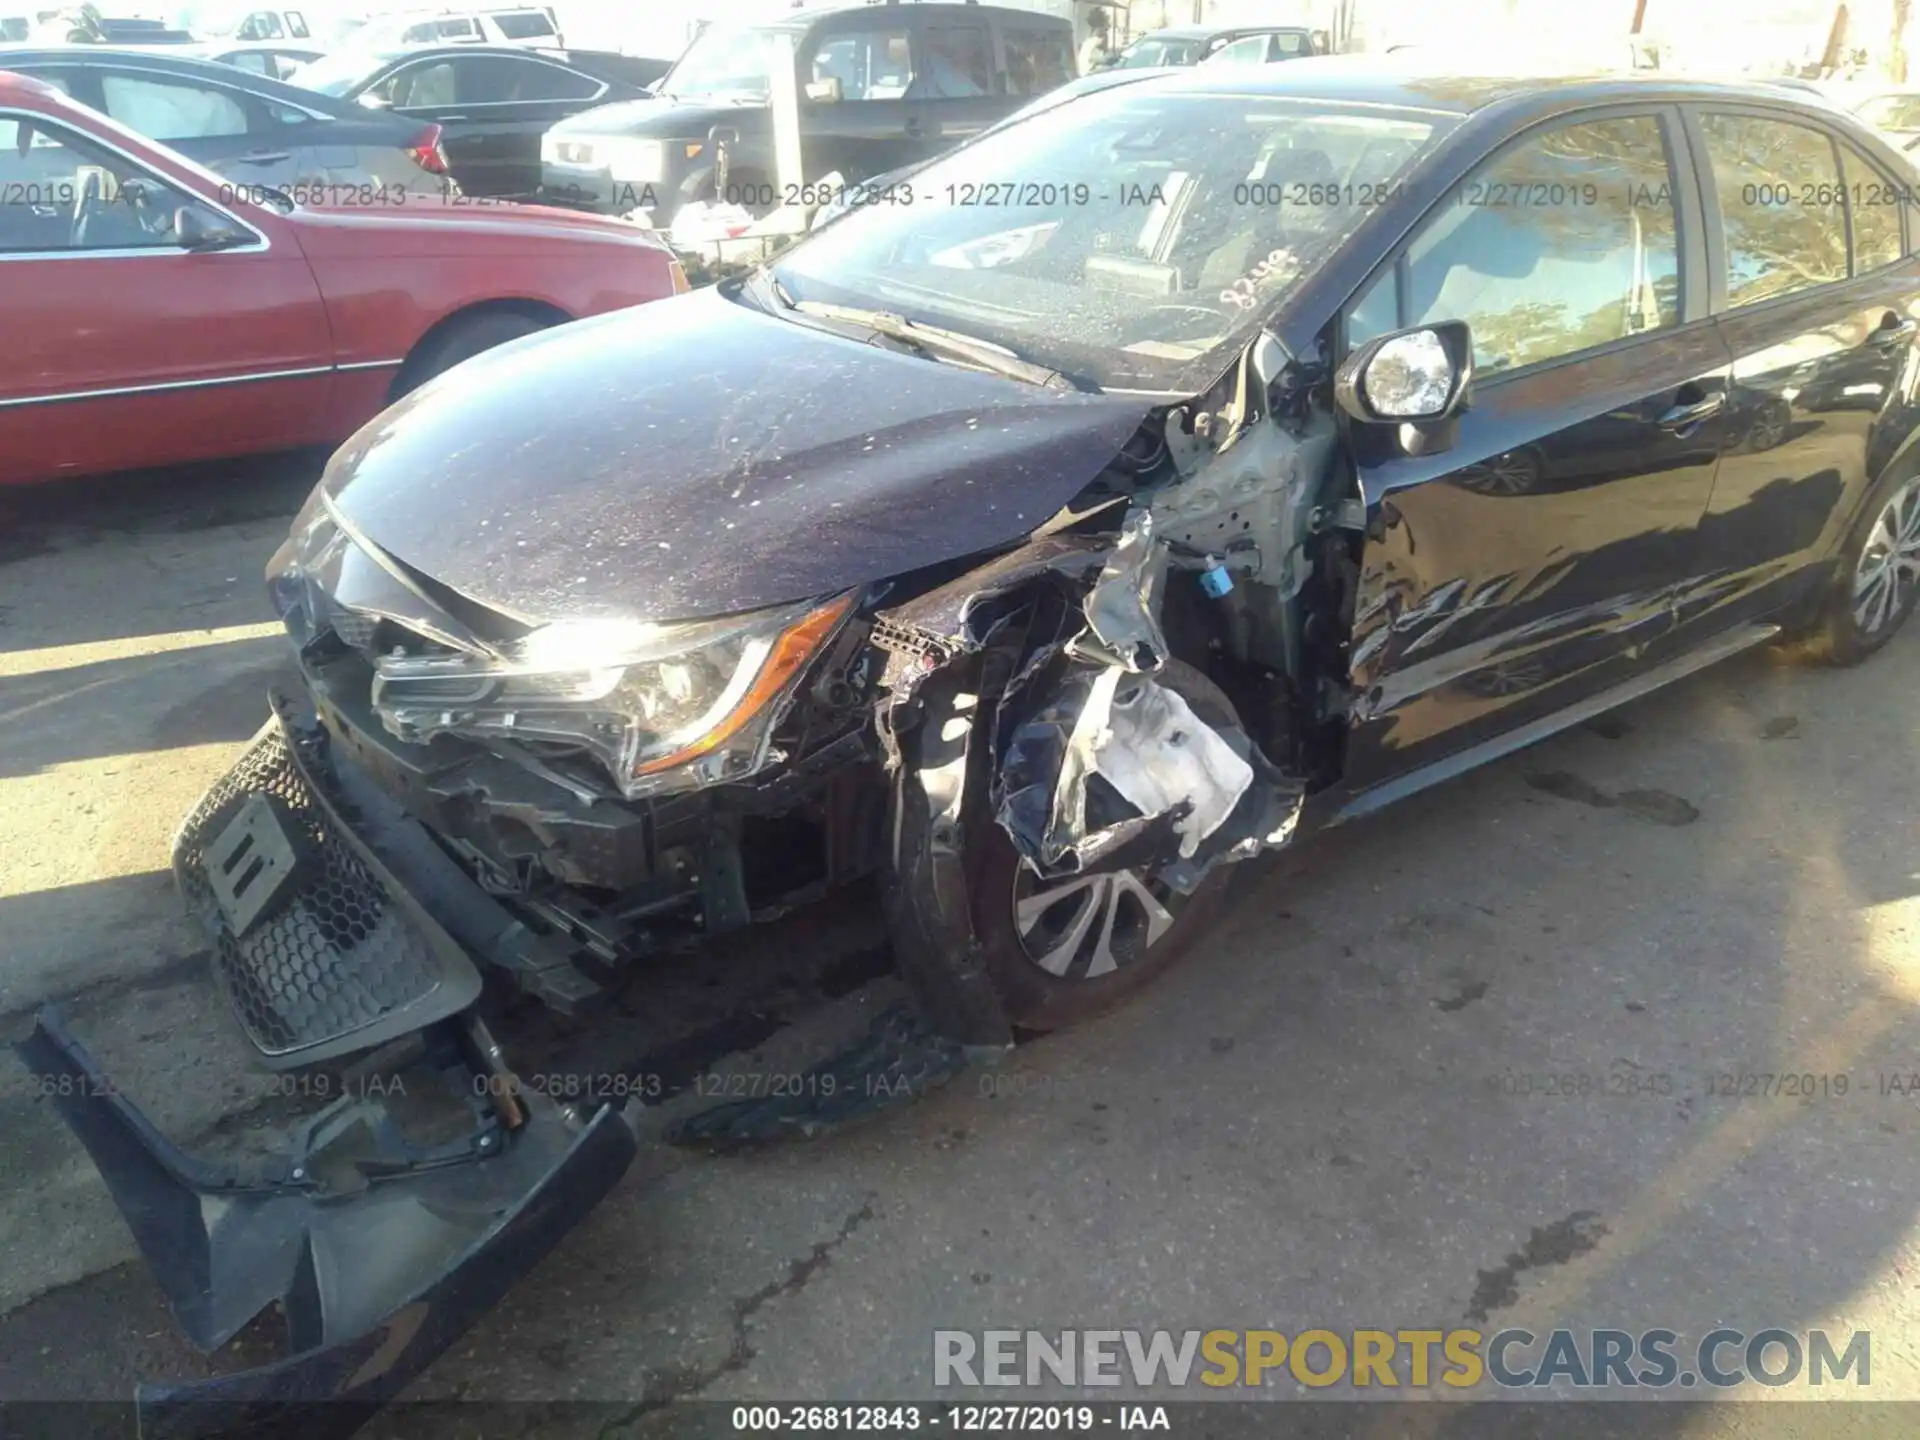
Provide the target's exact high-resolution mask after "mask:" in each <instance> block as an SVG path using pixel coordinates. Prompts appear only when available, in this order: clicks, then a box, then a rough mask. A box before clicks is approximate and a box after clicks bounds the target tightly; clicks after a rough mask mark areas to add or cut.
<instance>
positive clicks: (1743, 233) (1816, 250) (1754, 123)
mask: <svg viewBox="0 0 1920 1440" xmlns="http://www.w3.org/2000/svg"><path fill="white" fill-rule="evenodd" d="M1700 128H1701V130H1702V132H1703V133H1704V134H1705V136H1706V142H1707V158H1708V160H1709V162H1710V163H1711V166H1712V170H1713V184H1714V189H1715V190H1716V191H1717V192H1718V200H1719V206H1720V226H1721V230H1722V232H1723V233H1724V235H1725V237H1726V251H1727V257H1726V274H1727V304H1728V305H1730V306H1735V307H1738V306H1741V305H1754V304H1758V303H1759V302H1760V301H1762V300H1775V299H1778V298H1779V297H1780V296H1782V295H1794V294H1797V293H1799V292H1800V291H1802V290H1810V289H1812V288H1813V287H1814V286H1816V285H1826V284H1829V283H1831V282H1832V281H1835V280H1844V279H1846V278H1847V217H1846V204H1845V195H1844V193H1843V191H1842V189H1841V183H1840V167H1839V164H1838V162H1837V160H1836V159H1835V157H1834V153H1833V142H1832V141H1831V140H1829V139H1828V138H1827V137H1826V135H1825V134H1824V133H1823V132H1821V131H1819V130H1811V129H1808V128H1807V127H1806V126H1805V125H1795V124H1793V123H1792V122H1791V121H1787V120H1775V119H1771V118H1768V117H1765V116H1756V115H1725V114H1721V115H1715V114H1708V115H1703V116H1702V117H1701V120H1700Z"/></svg>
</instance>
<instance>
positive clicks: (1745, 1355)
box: [933, 1329, 1873, 1390]
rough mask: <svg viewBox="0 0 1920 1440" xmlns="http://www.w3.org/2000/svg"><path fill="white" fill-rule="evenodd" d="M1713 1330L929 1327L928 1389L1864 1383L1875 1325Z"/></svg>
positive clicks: (1868, 1381) (1719, 1386) (1868, 1380)
mask: <svg viewBox="0 0 1920 1440" xmlns="http://www.w3.org/2000/svg"><path fill="white" fill-rule="evenodd" d="M1846 1334H1847V1338H1846V1344H1845V1345H1844V1346H1843V1347H1840V1348H1838V1349H1836V1347H1835V1345H1834V1342H1833V1340H1832V1339H1831V1338H1830V1337H1829V1336H1828V1335H1827V1332H1826V1331H1824V1330H1811V1331H1808V1332H1807V1334H1806V1336H1805V1338H1804V1339H1803V1338H1802V1337H1801V1336H1799V1335H1796V1334H1794V1333H1793V1332H1792V1331H1789V1330H1780V1329H1765V1330H1757V1331H1754V1332H1752V1333H1751V1334H1749V1333H1748V1332H1747V1331H1744V1330H1731V1329H1718V1330H1709V1331H1708V1332H1707V1333H1706V1334H1704V1335H1702V1336H1700V1338H1699V1339H1698V1340H1695V1341H1691V1342H1683V1341H1682V1340H1681V1338H1680V1335H1679V1333H1678V1332H1676V1331H1673V1330H1663V1329H1654V1330H1642V1331H1638V1332H1634V1331H1628V1330H1586V1331H1579V1330H1552V1331H1549V1332H1548V1333H1547V1334H1546V1335H1544V1336H1541V1335H1535V1334H1534V1333H1533V1332H1532V1331H1531V1330H1517V1329H1516V1330H1501V1331H1498V1332H1496V1333H1495V1334H1493V1335H1492V1336H1491V1337H1488V1336H1485V1335H1483V1334H1482V1333H1481V1332H1480V1331H1478V1330H1348V1331H1334V1330H1302V1331H1299V1332H1298V1333H1296V1334H1293V1335H1288V1334H1286V1333H1285V1332H1283V1331H1279V1330H1182V1331H1173V1330H1056V1331H1041V1330H980V1331H973V1330H936V1331H934V1332H933V1383H934V1385H935V1386H937V1387H956V1386H965V1387H978V1386H1041V1385H1068V1386H1076V1387H1077V1386H1086V1385H1127V1384H1131V1385H1133V1386H1135V1387H1137V1388H1140V1389H1146V1388H1149V1387H1153V1386H1171V1387H1173V1388H1175V1389H1179V1388H1182V1387H1186V1386H1191V1385H1194V1384H1199V1385H1205V1386H1210V1387H1213V1388H1215V1389H1221V1388H1225V1387H1228V1386H1239V1387H1259V1386H1263V1385H1267V1384H1271V1383H1274V1382H1281V1381H1284V1380H1286V1379H1288V1378H1291V1379H1293V1380H1296V1381H1298V1382H1299V1383H1300V1384H1302V1385H1305V1386H1307V1387H1309V1388H1311V1389H1326V1388H1327V1387H1329V1386H1333V1385H1339V1384H1342V1383H1343V1382H1344V1383H1348V1384H1351V1385H1352V1386H1354V1387H1355V1388H1395V1387H1399V1386H1407V1387H1410V1388H1414V1389H1419V1388H1422V1387H1425V1386H1427V1385H1430V1384H1434V1383H1436V1382H1437V1383H1439V1384H1441V1385H1446V1386H1450V1387H1452V1388H1454V1389H1458V1390H1468V1389H1472V1388H1473V1387H1475V1386H1479V1385H1485V1384H1488V1383H1491V1384H1493V1385H1496V1386H1500V1387H1502V1388H1505V1389H1522V1388H1524V1389H1534V1388H1538V1387H1542V1386H1551V1385H1556V1384H1557V1385H1567V1386H1572V1387H1574V1388H1576V1389H1583V1390H1587V1389H1591V1390H1599V1389H1642V1388H1653V1389H1663V1388H1666V1387H1669V1386H1679V1387H1681V1388H1683V1389H1684V1388H1692V1387H1695V1386H1700V1385H1706V1386H1709V1387H1713V1388H1717V1389H1728V1388H1731V1387H1733V1386H1735V1385H1740V1384H1744V1383H1746V1382H1748V1381H1751V1382H1753V1383H1755V1384H1758V1385H1766V1386H1772V1387H1779V1386H1785V1385H1796V1384H1802V1385H1828V1384H1840V1383H1851V1384H1853V1385H1857V1386H1865V1385H1868V1384H1871V1383H1872V1361H1873V1354H1872V1350H1873V1336H1872V1332H1871V1331H1867V1330H1853V1331H1849V1332H1846Z"/></svg>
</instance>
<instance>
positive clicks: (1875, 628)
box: [1794, 476, 1920, 665]
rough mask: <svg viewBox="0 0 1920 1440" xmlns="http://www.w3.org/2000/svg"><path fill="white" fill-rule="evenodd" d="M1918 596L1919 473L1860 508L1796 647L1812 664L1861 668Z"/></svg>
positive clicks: (1901, 622) (1903, 619) (1891, 485)
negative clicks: (1819, 608)
mask: <svg viewBox="0 0 1920 1440" xmlns="http://www.w3.org/2000/svg"><path fill="white" fill-rule="evenodd" d="M1917 598H1920V476H1914V477H1911V478H1909V479H1906V480H1902V481H1899V482H1893V483H1888V484H1886V485H1883V486H1882V487H1880V488H1879V490H1878V491H1877V492H1876V493H1875V494H1874V495H1873V496H1872V497H1871V498H1869V500H1868V501H1867V503H1866V505H1864V506H1863V507H1861V514H1860V519H1859V521H1858V522H1857V523H1856V525H1855V526H1854V531H1853V533H1852V534H1851V535H1850V536H1849V537H1848V539H1847V543H1846V545H1845V546H1844V547H1843V548H1842V550H1841V553H1840V564H1839V567H1838V571H1837V573H1836V574H1835V576H1834V580H1833V588H1832V589H1831V590H1830V591H1829V592H1828V595H1827V600H1826V604H1825V606H1824V608H1823V609H1822V611H1821V613H1820V617H1819V619H1818V620H1816V621H1815V622H1814V625H1813V627H1812V629H1810V630H1809V631H1808V632H1807V633H1806V634H1805V635H1804V636H1802V637H1801V638H1800V639H1799V641H1798V643H1797V645H1796V646H1795V647H1794V648H1795V649H1796V651H1797V652H1798V653H1799V654H1800V655H1801V656H1803V657H1805V658H1806V659H1809V660H1815V661H1819V662H1821V663H1823V664H1828V665H1858V664H1859V663H1860V662H1861V661H1862V660H1864V659H1866V658H1867V657H1868V656H1869V655H1871V654H1873V652H1874V651H1876V650H1878V649H1879V648H1880V647H1881V646H1882V645H1885V644H1886V643H1887V642H1888V641H1889V640H1891V639H1892V638H1893V637H1894V634H1895V632H1896V631H1898V630H1899V629H1900V627H1901V626H1902V625H1904V624H1905V623H1906V620H1907V617H1908V616H1909V615H1911V614H1912V613H1913V608H1914V602H1915V600H1916V599H1917Z"/></svg>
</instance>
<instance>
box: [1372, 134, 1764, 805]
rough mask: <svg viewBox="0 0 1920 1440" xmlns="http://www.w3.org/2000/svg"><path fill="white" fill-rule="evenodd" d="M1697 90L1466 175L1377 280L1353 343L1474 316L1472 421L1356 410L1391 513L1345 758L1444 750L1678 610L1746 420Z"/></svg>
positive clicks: (1619, 651) (1406, 760) (1388, 765)
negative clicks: (1419, 422)
mask: <svg viewBox="0 0 1920 1440" xmlns="http://www.w3.org/2000/svg"><path fill="white" fill-rule="evenodd" d="M1686 143H1687V142H1686V137H1685V133H1684V130H1683V128H1682V126H1681V123H1680V119H1679V115H1678V113H1677V112H1676V111H1674V110H1672V109H1670V108H1663V107H1657V106H1639V107H1622V108H1619V109H1610V110H1608V111H1604V112H1583V113H1581V114H1579V115H1577V116H1575V117H1571V118H1562V119H1559V120H1555V121H1552V122H1549V123H1547V124H1544V125H1542V126H1539V127H1536V128H1535V129H1533V130H1531V131H1529V132H1527V133H1526V134H1524V135H1522V136H1520V137H1519V138H1517V139H1514V140H1512V141H1510V142H1508V143H1506V144H1505V145H1503V146H1502V147H1501V148H1500V149H1499V150H1497V151H1495V152H1494V153H1493V154H1492V155H1491V156H1489V157H1487V158H1486V159H1484V160H1483V161H1482V162H1481V163H1480V164H1479V165H1478V166H1477V167H1476V168H1475V169H1473V170H1472V171H1470V172H1469V173H1468V174H1466V175H1465V176H1464V177H1463V179H1462V180H1461V182H1460V183H1459V184H1458V185H1456V186H1455V187H1454V188H1453V190H1452V191H1451V193H1450V194H1449V195H1448V196H1447V197H1446V198H1445V199H1443V200H1442V201H1441V202H1440V203H1439V204H1437V205H1436V206H1434V207H1433V209H1432V210H1430V211H1429V212H1428V214H1427V215H1426V217H1425V218H1424V219H1423V220H1422V222H1421V223H1420V225H1419V227H1418V228H1416V229H1415V231H1414V232H1413V236H1412V238H1411V240H1410V241H1409V242H1408V243H1407V244H1406V245H1405V246H1404V247H1403V248H1402V249H1401V250H1400V251H1399V252H1398V253H1397V255H1396V256H1395V257H1394V258H1393V260H1392V261H1391V263H1389V264H1387V265H1386V266H1384V267H1383V268H1382V269H1381V270H1380V271H1379V272H1378V273H1377V274H1376V275H1375V277H1374V278H1373V279H1371V280H1370V281H1369V282H1368V283H1367V285H1365V286H1363V287H1362V290H1361V292H1360V293H1359V295H1358V296H1357V297H1356V299H1355V301H1354V303H1353V304H1352V306H1351V307H1350V309H1349V311H1348V313H1347V315H1346V329H1347V343H1348V344H1349V345H1354V344H1358V343H1360V342H1361V341H1363V340H1365V339H1367V338H1369V337H1371V336H1377V335H1381V334H1386V333H1390V332H1392V331H1395V330H1398V329H1403V328H1407V327H1411V326H1417V325H1421V324H1430V323H1435V322H1438V321H1442V320H1464V321H1466V322H1467V323H1468V324H1469V325H1470V326H1471V327H1472V330H1473V343H1474V364H1475V378H1474V382H1473V395H1472V403H1471V407H1470V408H1469V409H1468V410H1467V411H1466V412H1465V413H1464V414H1463V415H1461V416H1460V417H1459V420H1458V430H1457V435H1456V438H1455V439H1454V442H1453V444H1452V445H1451V446H1450V447H1448V448H1446V449H1444V450H1443V451H1442V452H1441V453H1437V454H1429V455H1418V456H1416V455H1409V454H1407V453H1405V452H1404V450H1402V448H1401V447H1400V446H1399V445H1398V444H1397V443H1396V440H1395V437H1394V435H1393V434H1392V433H1391V432H1390V431H1387V430H1386V427H1379V426H1363V425H1359V424H1357V423H1356V425H1355V427H1354V429H1355V433H1354V435H1353V437H1352V439H1353V444H1354V448H1355V453H1356V455H1357V456H1358V457H1359V465H1358V470H1359V480H1360V484H1361V488H1362V490H1363V492H1364V494H1365V497H1366V499H1367V501H1368V503H1369V506H1370V509H1371V513H1373V514H1374V515H1375V516H1376V517H1377V519H1376V522H1375V527H1374V529H1373V530H1372V531H1371V532H1370V534H1369V538H1368V540H1367V543H1366V547H1365V552H1364V560H1363V567H1362V575H1361V580H1360V593H1359V598H1358V604H1357V611H1356V618H1355V621H1354V633H1353V642H1352V643H1353V649H1352V677H1353V680H1354V683H1355V686H1356V689H1357V691H1358V693H1359V696H1360V699H1359V702H1358V704H1357V705H1356V707H1355V710H1354V713H1353V715H1352V717H1351V726H1350V731H1349V734H1350V740H1349V752H1348V757H1347V762H1346V777H1347V780H1348V783H1349V784H1350V785H1352V786H1354V787H1356V788H1361V789H1364V788H1366V787H1369V786H1375V785H1380V784H1382V783H1383V782H1385V781H1387V780H1389V779H1391V778H1392V777H1394V776H1395V775H1396V774H1398V773H1400V772H1403V771H1406V770H1409V769H1413V768H1417V767H1419V766H1422V765H1425V764H1430V763H1434V762H1437V761H1440V760H1442V759H1444V758H1445V757H1447V756H1448V755H1451V754H1453V753H1455V752H1459V751H1463V750H1466V749H1468V748H1469V747H1471V746H1473V745H1475V744H1478V743H1482V742H1485V741H1489V740H1491V739H1493V738H1494V737H1497V736H1500V735H1502V734H1503V733H1505V732H1507V731H1510V730H1512V729H1514V728H1516V727H1518V726H1521V725H1524V724H1526V723H1527V722H1529V721H1531V720H1534V719H1537V718H1539V717H1541V716H1543V715H1545V714H1547V713H1549V712H1551V711H1554V710H1556V709H1559V708H1562V707H1564V706H1566V705H1568V704H1570V703H1573V702H1574V701H1576V700H1578V699H1580V698H1582V697H1585V696H1588V695H1591V694H1593V693H1595V692H1597V691H1599V690H1601V689H1604V688H1606V687H1607V686H1609V685H1610V684H1613V683H1615V682H1618V681H1620V680H1623V679H1625V678H1628V677H1629V676H1630V675H1631V674H1632V673H1634V671H1635V670H1636V668H1637V667H1639V666H1640V664H1641V661H1642V656H1643V654H1644V649H1645V647H1646V646H1647V645H1649V644H1650V643H1652V642H1653V641H1655V640H1656V639H1658V638H1659V637H1660V636H1661V635H1662V634H1664V633H1665V632H1667V631H1668V630H1669V629H1671V627H1672V623H1673V619H1672V612H1671V597H1672V595H1673V593H1674V591H1675V590H1676V588H1677V587H1678V585H1679V583H1680V581H1681V579H1682V577H1683V575H1684V574H1685V573H1686V567H1687V565H1688V562H1689V560H1690V557H1691V555H1692V551H1693V541H1694V535H1695V531H1696V529H1697V527H1698V524H1699V521H1700V518H1701V516H1702V514H1703V513H1704V512H1705V510H1706V507H1707V502H1708V498H1709V495H1710V494H1711V491H1712V485H1713V476H1714V469H1715V465H1716V463H1717V459H1718V454H1719V450H1720V447H1721V441H1722V437H1723V434H1724V431H1725V425H1726V416H1725V413H1724V412H1725V407H1726V401H1727V394H1726V387H1727V375H1728V357H1727V352H1726V347H1725V344H1724V342H1723V341H1722V340H1721V338H1720V334H1719V331H1718V330H1717V329H1716V327H1715V326H1714V324H1713V321H1712V319H1711V316H1710V314H1709V308H1708V296H1707V294H1706V291H1705V289H1704V287H1703V286H1702V285H1701V283H1700V281H1699V276H1700V272H1701V270H1702V269H1703V265H1702V262H1701V259H1700V255H1699V250H1698V245H1697V242H1696V240H1695V237H1698V236H1699V234H1700V225H1699V223H1698V206H1699V200H1698V194H1697V191H1696V189H1695V188H1694V186H1693V183H1692V181H1691V178H1690V176H1691V170H1690V168H1689V167H1690V164H1691V162H1690V160H1689V159H1688V151H1687V148H1686Z"/></svg>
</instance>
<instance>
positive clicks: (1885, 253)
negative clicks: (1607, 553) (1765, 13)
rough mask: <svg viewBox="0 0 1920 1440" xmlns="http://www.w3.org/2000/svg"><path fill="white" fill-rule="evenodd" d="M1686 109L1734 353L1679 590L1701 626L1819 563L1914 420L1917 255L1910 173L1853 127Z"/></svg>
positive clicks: (1771, 608) (1715, 624)
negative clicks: (1689, 571) (1716, 453)
mask: <svg viewBox="0 0 1920 1440" xmlns="http://www.w3.org/2000/svg"><path fill="white" fill-rule="evenodd" d="M1688 124H1689V126H1690V128H1691V131H1692V134H1693V137H1694V148H1695V150H1696V152H1697V153H1700V154H1703V155H1704V156H1705V157H1706V160H1707V163H1706V164H1705V165H1703V166H1702V167H1701V168H1702V170H1703V172H1704V183H1705V185H1706V196H1707V218H1708V224H1707V227H1706V234H1707V240H1708V263H1709V266H1710V267H1711V271H1712V274H1713V280H1714V288H1713V292H1712V293H1713V304H1714V308H1715V309H1716V311H1718V312H1720V314H1719V321H1718V324H1719V328H1720V332H1721V334H1722V335H1723V336H1724V337H1725V339H1726V342H1727V345H1728V348H1729V349H1730V350H1731V351H1732V354H1733V377H1732V401H1733V404H1732V407H1731V415H1730V418H1731V425H1732V433H1731V434H1730V435H1729V437H1728V438H1729V445H1728V448H1727V450H1726V452H1725V454H1724V455H1723V456H1722V457H1721V461H1720V470H1719V475H1718V477H1717V478H1716V480H1715V482H1714V487H1713V498H1712V501H1711V503H1710V504H1709V506H1708V509H1707V514H1706V517H1705V519H1704V520H1703V521H1702V524H1701V529H1700V542H1699V543H1700V548H1699V555H1698V557H1697V559H1696V561H1695V565H1694V569H1695V576H1694V580H1693V582H1692V584H1691V585H1690V586H1689V589H1688V591H1687V593H1686V595H1685V596H1684V599H1683V604H1682V608H1681V619H1682V621H1683V623H1684V625H1685V627H1686V632H1687V635H1688V636H1689V637H1690V636H1691V635H1693V634H1695V633H1702V634H1704V633H1710V632H1712V631H1714V630H1718V629H1723V628H1725V627H1727V626H1729V625H1734V624H1738V623H1740V622H1742V621H1745V620H1750V619H1754V618H1757V617H1759V616H1763V615H1766V614H1769V613H1772V612H1775V611H1778V610H1780V609H1781V608H1782V607H1784V606H1787V605H1791V604H1792V603H1793V602H1795V601H1797V600H1801V599H1804V598H1807V597H1808V595H1809V594H1810V592H1811V591H1812V590H1813V589H1815V588H1816V587H1818V586H1819V585H1820V584H1821V583H1822V582H1823V581H1824V579H1825V577H1826V570H1825V568H1824V562H1825V561H1826V559H1827V558H1828V557H1829V556H1830V555H1831V554H1832V552H1833V550H1834V548H1835V546H1836V545H1838V543H1839V541H1840V539H1841V535H1842V531H1843V530H1844V528H1845V527H1846V525H1847V523H1848V521H1849V519H1850V518H1851V516H1852V515H1853V514H1854V512H1855V510H1856V509H1857V508H1858V506H1859V504H1860V502H1861V501H1862V499H1863V498H1864V497H1865V494H1866V490H1867V487H1868V485H1869V484H1870V483H1871V481H1872V480H1873V479H1874V478H1876V477H1877V476H1878V475H1879V473H1880V470H1881V468H1882V467H1883V466H1884V465H1885V464H1886V462H1887V460H1888V459H1889V458H1890V457H1891V455H1892V453H1893V451H1894V450H1895V449H1897V448H1898V447H1899V445H1900V444H1901V443H1902V442H1904V441H1905V439H1906V438H1907V437H1908V436H1909V435H1911V434H1912V433H1913V431H1914V428H1915V426H1916V424H1920V413H1916V409H1915V346H1914V336H1915V332H1916V328H1920V261H1916V260H1914V259H1912V258H1909V256H1908V253H1907V249H1908V247H1907V244H1906V241H1905V237H1904V235H1903V233H1902V211H1903V209H1904V206H1903V204H1902V201H1903V198H1904V197H1905V196H1906V195H1908V194H1910V193H1911V187H1912V181H1911V179H1908V180H1906V181H1904V182H1902V181H1899V180H1897V179H1895V178H1894V177H1893V175H1892V173H1891V167H1890V166H1884V165H1883V162H1881V161H1878V160H1875V159H1872V158H1869V156H1868V155H1867V154H1866V153H1865V152H1864V150H1863V149H1862V148H1861V147H1860V145H1859V144H1857V143H1855V142H1854V141H1853V140H1851V139H1847V138H1843V137H1842V136H1841V135H1839V134H1836V133H1835V132H1834V131H1833V130H1831V129H1830V128H1828V127H1826V126H1824V125H1822V124H1820V123H1819V122H1818V121H1815V120H1813V119H1811V118H1810V117H1806V116H1802V115H1798V114H1793V113H1784V112H1780V111H1772V112H1769V111H1767V110H1763V109H1741V108H1732V107H1728V108H1721V107H1710V106H1700V107H1695V108H1692V109H1690V110H1689V112H1688ZM1850 240H1851V243H1849V241H1850Z"/></svg>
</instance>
